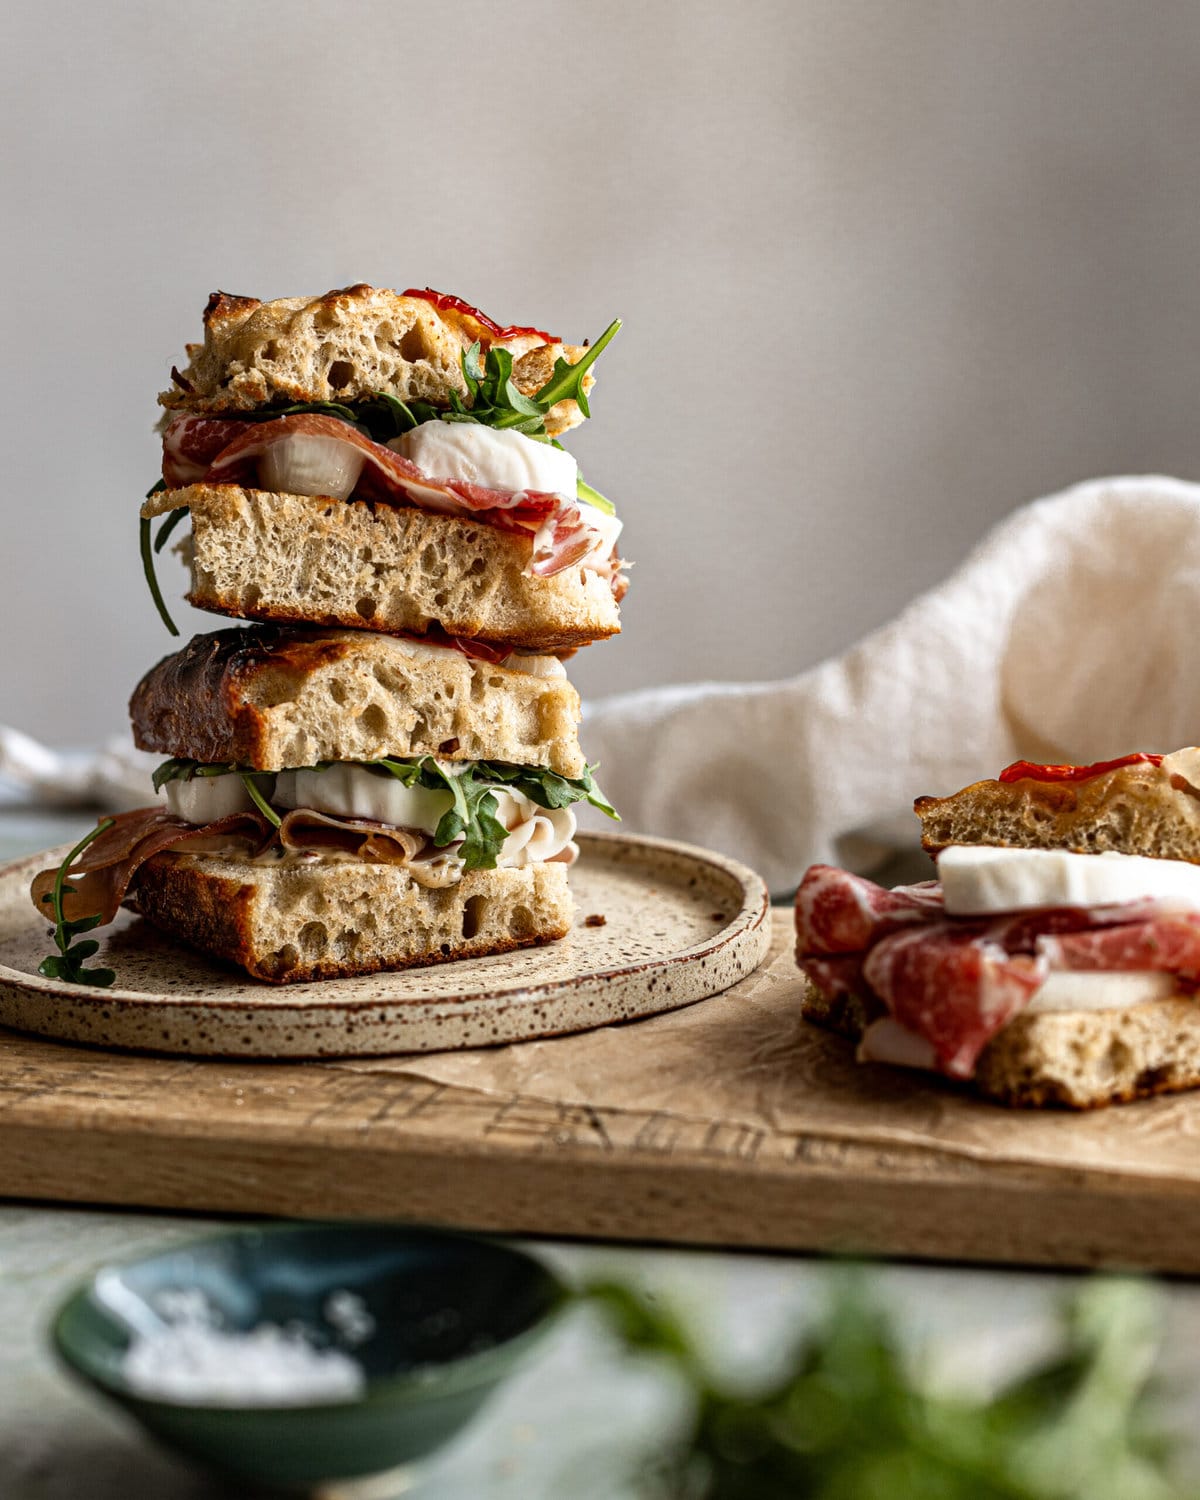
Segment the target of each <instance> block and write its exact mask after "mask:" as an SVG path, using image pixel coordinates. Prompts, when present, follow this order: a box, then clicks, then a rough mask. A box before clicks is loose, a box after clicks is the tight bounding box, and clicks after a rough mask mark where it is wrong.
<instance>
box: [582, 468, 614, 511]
mask: <svg viewBox="0 0 1200 1500" xmlns="http://www.w3.org/2000/svg"><path fill="white" fill-rule="evenodd" d="M575 493H576V495H578V497H579V498H580V499H581V500H582V501H583V503H584V504H585V505H594V506H595V507H596V509H597V510H602V511H603V512H604V514H605V515H606V516H615V515H616V513H617V507H616V506H615V505H614V504H613V503H612V501H611V500H610V499H609V498H608V497H607V495H602V494H601V493H600V491H599V490H594V489H593V488H592V487H591V485H590V484H584V482H583V475H582V474H581V475H580V476H579V478H578V479H577V480H576V482H575Z"/></svg>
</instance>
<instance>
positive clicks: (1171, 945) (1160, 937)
mask: <svg viewBox="0 0 1200 1500" xmlns="http://www.w3.org/2000/svg"><path fill="white" fill-rule="evenodd" d="M1038 950H1039V952H1040V953H1042V954H1043V955H1044V956H1045V958H1046V959H1047V961H1048V963H1049V965H1050V967H1051V968H1054V969H1085V970H1096V969H1109V970H1113V969H1119V970H1129V969H1152V970H1158V971H1161V972H1165V973H1168V974H1180V975H1183V976H1185V977H1186V978H1189V979H1196V978H1200V913H1197V912H1175V913H1172V914H1170V915H1163V916H1157V917H1153V918H1150V919H1149V920H1147V921H1142V922H1126V923H1123V924H1122V925H1120V926H1110V927H1089V928H1087V929H1085V930H1083V931H1079V932H1072V933H1067V934H1064V935H1061V936H1059V935H1051V936H1047V937H1043V938H1041V939H1040V940H1039V942H1038Z"/></svg>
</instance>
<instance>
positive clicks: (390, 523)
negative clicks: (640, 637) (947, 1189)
mask: <svg viewBox="0 0 1200 1500" xmlns="http://www.w3.org/2000/svg"><path fill="white" fill-rule="evenodd" d="M184 506H186V507H187V508H188V509H190V511H191V515H192V542H191V569H192V587H191V590H190V591H189V593H188V596H187V597H188V601H189V603H191V604H193V605H195V607H196V608H197V609H204V610H208V611H210V612H212V613H214V614H222V615H228V616H230V617H232V618H234V619H247V620H263V621H268V622H275V623H308V624H313V625H334V626H337V625H340V626H345V627H347V628H348V629H352V630H369V631H377V632H381V633H384V634H387V633H389V632H391V633H395V634H404V633H408V632H415V633H416V634H418V635H420V634H423V633H424V632H425V631H427V630H428V629H429V627H430V625H431V624H437V625H440V626H441V627H442V629H443V630H445V631H447V632H448V633H449V634H450V635H457V636H461V637H463V638H465V639H470V640H480V641H485V642H487V643H488V644H490V645H493V646H497V647H501V646H503V647H506V648H508V649H512V648H514V647H519V648H521V649H524V650H527V651H545V652H553V651H566V650H573V649H575V648H576V647H579V646H585V645H588V644H589V643H590V642H592V641H598V640H605V639H607V638H608V637H609V636H613V635H616V634H618V633H619V631H620V628H621V621H620V608H619V606H618V604H617V600H616V598H615V597H614V595H613V590H612V585H611V583H610V581H609V580H608V579H607V578H605V577H603V576H601V575H600V574H597V573H594V572H588V571H581V570H579V569H575V568H570V569H567V570H565V571H564V572H561V573H558V574H555V575H554V576H553V577H552V578H533V577H530V576H528V575H527V574H526V572H525V569H526V568H527V566H528V564H529V559H530V556H531V553H532V541H531V540H530V538H529V536H528V535H518V534H516V533H514V532H507V531H501V530H499V529H498V528H497V527H494V526H487V525H484V524H483V523H482V522H479V521H475V520H472V519H470V518H468V517H463V516H445V515H435V514H432V513H431V512H428V511H423V510H417V509H412V508H408V507H401V506H392V505H381V504H375V503H374V502H372V501H368V500H329V499H326V498H323V497H321V496H313V495H282V494H273V493H271V492H269V491H266V490H252V489H243V488H242V487H241V486H239V485H233V484H219V485H208V484H196V485H190V486H188V487H187V488H184V489H178V490H167V491H162V492H159V493H157V494H155V495H154V496H153V497H152V498H151V499H150V500H148V501H147V502H146V504H145V505H144V506H143V509H142V514H143V515H145V516H156V515H161V514H164V513H165V512H167V511H169V510H173V509H177V508H179V507H184Z"/></svg>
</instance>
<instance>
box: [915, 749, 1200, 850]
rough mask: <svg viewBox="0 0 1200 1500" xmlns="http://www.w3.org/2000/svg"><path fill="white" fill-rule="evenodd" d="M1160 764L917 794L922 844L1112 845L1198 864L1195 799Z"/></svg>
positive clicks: (1199, 805)
mask: <svg viewBox="0 0 1200 1500" xmlns="http://www.w3.org/2000/svg"><path fill="white" fill-rule="evenodd" d="M1185 786H1186V783H1184V782H1183V781H1182V780H1181V778H1179V777H1177V776H1172V774H1171V773H1170V771H1169V770H1168V769H1167V768H1165V767H1163V766H1154V765H1149V764H1147V763H1144V762H1143V763H1141V764H1138V765H1132V766H1122V767H1119V768H1118V769H1116V770H1113V771H1108V772H1105V773H1104V774H1103V775H1100V776H1093V777H1091V778H1090V779H1089V780H1087V781H1037V780H1034V779H1032V778H1026V779H1024V780H1021V781H1010V782H1004V781H977V782H975V783H974V785H972V786H968V787H964V788H963V790H962V791H960V792H955V793H954V794H953V796H950V797H918V798H917V800H916V802H915V803H914V804H913V810H914V811H915V812H916V814H917V816H918V817H919V818H920V820H921V844H922V846H923V847H924V848H925V850H926V851H927V852H928V853H930V854H933V855H937V854H940V853H941V851H942V850H943V849H945V848H948V847H949V846H950V845H951V844H991V845H997V846H1001V847H1013V848H1028V849H1070V850H1074V851H1076V852H1078V853H1081V854H1098V853H1102V852H1103V851H1105V850H1109V849H1111V850H1115V851H1116V852H1117V853H1119V854H1145V855H1149V856H1151V857H1157V858H1162V859H1183V860H1190V861H1191V862H1192V863H1200V799H1198V798H1197V797H1196V795H1195V793H1194V792H1189V791H1186V790H1184V789H1183V788H1184V787H1185Z"/></svg>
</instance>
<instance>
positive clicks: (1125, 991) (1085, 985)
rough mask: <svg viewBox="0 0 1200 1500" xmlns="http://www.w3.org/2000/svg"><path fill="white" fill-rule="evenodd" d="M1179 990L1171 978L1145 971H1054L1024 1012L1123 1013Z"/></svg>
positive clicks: (1171, 975)
mask: <svg viewBox="0 0 1200 1500" xmlns="http://www.w3.org/2000/svg"><path fill="white" fill-rule="evenodd" d="M1178 987H1179V982H1178V980H1177V979H1176V977H1175V975H1174V974H1160V973H1158V972H1148V971H1146V970H1127V971H1111V972H1107V973H1105V972H1098V971H1096V970H1090V969H1089V970H1088V971H1087V972H1086V973H1075V972H1072V971H1071V970H1069V969H1056V970H1055V971H1054V972H1053V973H1052V974H1051V975H1050V976H1049V978H1048V979H1047V980H1046V982H1045V983H1044V984H1043V985H1042V986H1041V988H1040V989H1039V990H1037V991H1036V992H1035V994H1034V996H1033V999H1032V1000H1030V1002H1029V1004H1028V1006H1027V1007H1026V1011H1027V1013H1029V1014H1032V1013H1034V1012H1037V1011H1064V1010H1065V1011H1081V1010H1125V1009H1126V1008H1127V1007H1128V1006H1130V1005H1144V1004H1145V1003H1146V1001H1148V1000H1165V999H1166V997H1167V996H1168V995H1173V994H1174V993H1175V991H1176V990H1177V989H1178Z"/></svg>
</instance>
